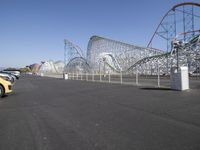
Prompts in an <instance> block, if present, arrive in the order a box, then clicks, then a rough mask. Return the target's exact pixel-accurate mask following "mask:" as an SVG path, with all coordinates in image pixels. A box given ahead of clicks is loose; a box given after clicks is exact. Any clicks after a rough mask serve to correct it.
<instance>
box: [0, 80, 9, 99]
mask: <svg viewBox="0 0 200 150" xmlns="http://www.w3.org/2000/svg"><path fill="white" fill-rule="evenodd" d="M11 92H12V84H11V83H10V82H9V81H6V80H4V79H3V78H1V77H0V97H2V96H4V95H5V94H9V93H11Z"/></svg>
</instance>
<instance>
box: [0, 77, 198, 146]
mask: <svg viewBox="0 0 200 150" xmlns="http://www.w3.org/2000/svg"><path fill="white" fill-rule="evenodd" d="M199 149H200V89H192V90H190V91H185V92H176V91H171V90H168V89H156V88H141V87H140V88H139V87H134V86H129V85H117V84H106V83H93V82H86V81H72V80H69V81H64V80H62V79H54V78H47V77H36V76H24V77H22V78H21V79H20V80H19V81H17V83H16V84H15V86H14V92H13V94H11V95H9V96H8V97H4V98H3V99H0V150H199Z"/></svg>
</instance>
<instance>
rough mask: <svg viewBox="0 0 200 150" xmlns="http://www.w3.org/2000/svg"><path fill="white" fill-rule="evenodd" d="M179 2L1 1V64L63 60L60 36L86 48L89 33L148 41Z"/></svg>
mask: <svg viewBox="0 0 200 150" xmlns="http://www.w3.org/2000/svg"><path fill="white" fill-rule="evenodd" d="M194 1H196V2H199V0H194ZM180 2H184V1H183V0H0V52H1V53H0V54H1V57H0V66H1V67H2V66H3V67H23V66H26V65H29V64H32V63H40V62H41V61H43V60H48V59H53V60H63V47H64V42H63V40H64V38H67V39H69V40H71V41H72V42H74V43H76V44H78V45H79V46H80V47H81V48H82V49H84V50H86V49H87V43H88V40H89V38H90V37H91V36H92V35H100V36H103V37H107V38H112V39H115V40H120V41H123V42H126V43H130V44H136V45H141V46H146V45H147V43H148V41H149V40H150V37H151V36H152V34H153V32H154V31H155V28H156V26H157V25H158V23H159V21H160V19H161V18H162V16H163V15H164V14H165V13H166V12H167V11H168V10H169V9H170V8H171V7H172V6H173V5H174V4H177V3H180Z"/></svg>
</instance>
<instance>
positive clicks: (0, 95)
mask: <svg viewBox="0 0 200 150" xmlns="http://www.w3.org/2000/svg"><path fill="white" fill-rule="evenodd" d="M4 92H5V91H4V88H3V86H2V85H0V97H2V96H4Z"/></svg>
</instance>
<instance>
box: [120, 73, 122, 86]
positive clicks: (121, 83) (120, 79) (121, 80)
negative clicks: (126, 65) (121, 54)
mask: <svg viewBox="0 0 200 150" xmlns="http://www.w3.org/2000/svg"><path fill="white" fill-rule="evenodd" d="M120 83H121V84H122V71H121V72H120Z"/></svg>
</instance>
